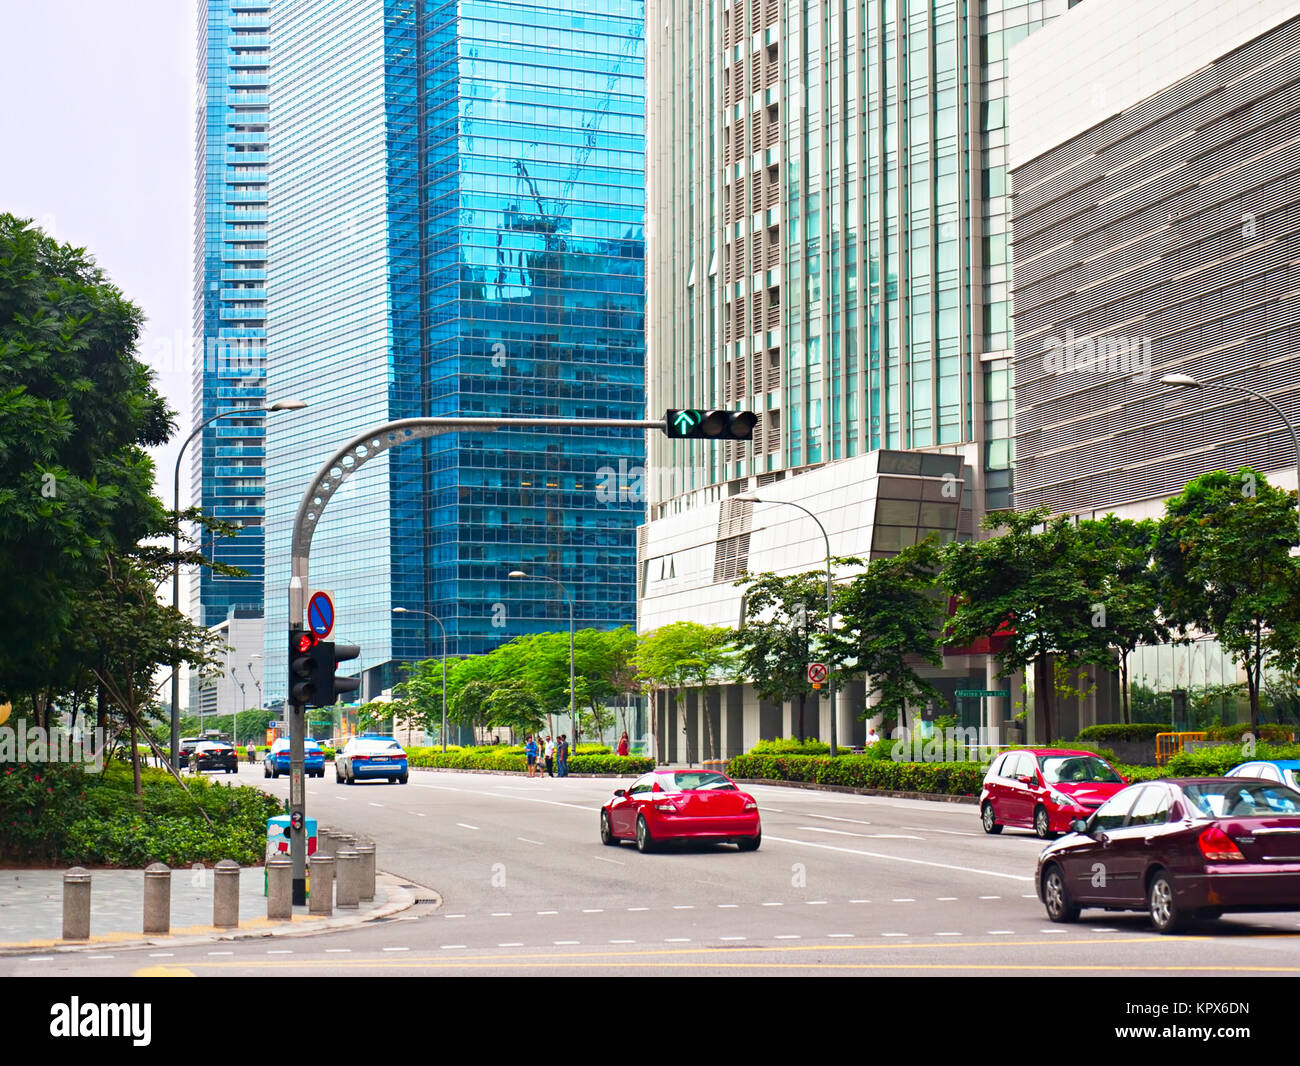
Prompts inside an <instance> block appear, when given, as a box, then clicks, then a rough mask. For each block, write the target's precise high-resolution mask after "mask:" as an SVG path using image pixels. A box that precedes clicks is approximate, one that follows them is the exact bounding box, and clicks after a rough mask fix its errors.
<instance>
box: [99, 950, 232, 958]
mask: <svg viewBox="0 0 1300 1066" xmlns="http://www.w3.org/2000/svg"><path fill="white" fill-rule="evenodd" d="M208 954H209V955H233V954H234V952H233V951H209V952H208ZM90 957H91V958H92V959H94V958H100V959H111V958H112V957H113V956H112V955H92V956H90Z"/></svg>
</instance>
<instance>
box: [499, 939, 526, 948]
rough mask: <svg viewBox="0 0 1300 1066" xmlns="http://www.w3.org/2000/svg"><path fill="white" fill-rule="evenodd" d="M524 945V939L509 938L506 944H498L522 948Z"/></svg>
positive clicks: (501, 946) (504, 946)
mask: <svg viewBox="0 0 1300 1066" xmlns="http://www.w3.org/2000/svg"><path fill="white" fill-rule="evenodd" d="M523 946H524V942H523V941H522V940H507V941H506V942H505V943H504V944H498V945H497V947H499V948H521V947H523Z"/></svg>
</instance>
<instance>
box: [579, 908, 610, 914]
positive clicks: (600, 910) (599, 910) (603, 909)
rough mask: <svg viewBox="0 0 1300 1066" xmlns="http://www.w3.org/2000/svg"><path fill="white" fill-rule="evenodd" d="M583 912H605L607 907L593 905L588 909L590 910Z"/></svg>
mask: <svg viewBox="0 0 1300 1066" xmlns="http://www.w3.org/2000/svg"><path fill="white" fill-rule="evenodd" d="M582 913H583V914H604V913H605V908H604V907H592V908H590V909H588V910H584V911H583V912H582Z"/></svg>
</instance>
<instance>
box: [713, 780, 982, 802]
mask: <svg viewBox="0 0 1300 1066" xmlns="http://www.w3.org/2000/svg"><path fill="white" fill-rule="evenodd" d="M732 780H734V781H735V782H736V784H738V785H775V786H777V787H779V788H808V789H812V790H813V791H816V792H847V793H850V794H851V795H854V796H888V797H892V798H893V799H911V800H929V801H930V802H931V803H968V804H977V803H979V797H978V796H953V795H949V794H947V793H942V792H897V791H894V790H893V789H886V788H854V787H853V786H851V785H823V784H820V783H819V782H816V781H783V780H776V779H771V778H765V777H736V778H733V779H732Z"/></svg>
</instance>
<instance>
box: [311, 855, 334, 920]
mask: <svg viewBox="0 0 1300 1066" xmlns="http://www.w3.org/2000/svg"><path fill="white" fill-rule="evenodd" d="M308 903H309V904H310V906H309V907H308V913H310V914H323V915H325V917H327V918H328V917H329V916H330V915H331V914H333V913H334V856H333V855H322V854H321V853H320V850H319V849H317V851H316V854H315V855H313V856H312V857H311V896H310V898H309V899H308Z"/></svg>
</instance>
